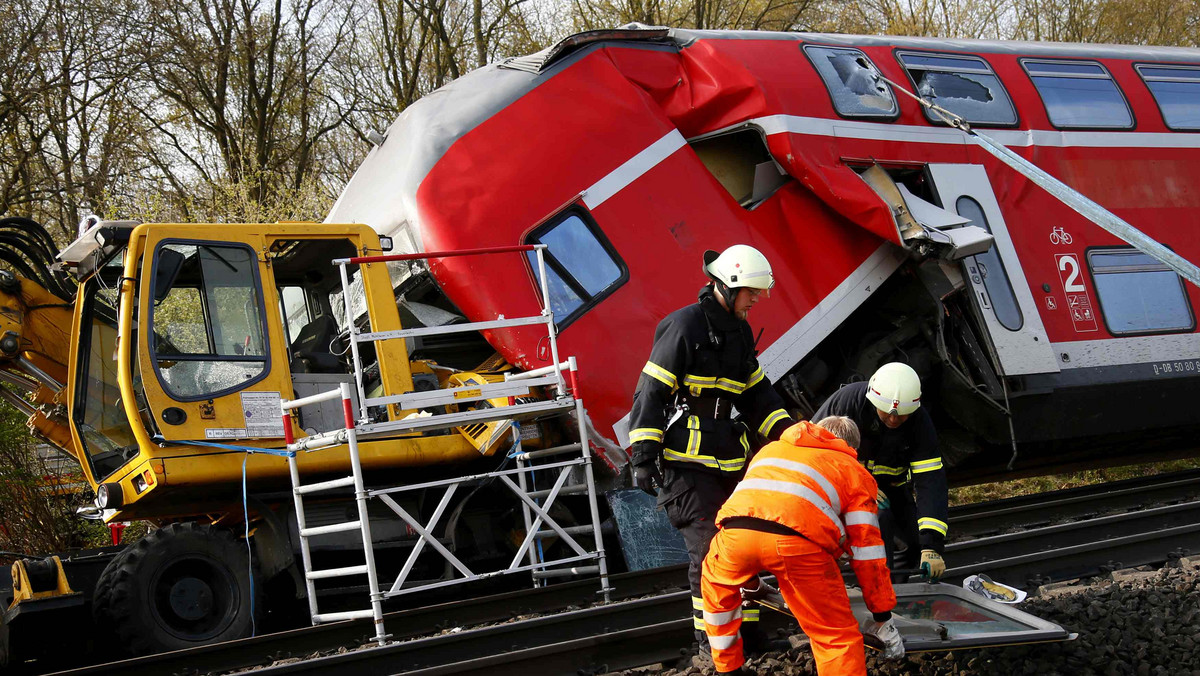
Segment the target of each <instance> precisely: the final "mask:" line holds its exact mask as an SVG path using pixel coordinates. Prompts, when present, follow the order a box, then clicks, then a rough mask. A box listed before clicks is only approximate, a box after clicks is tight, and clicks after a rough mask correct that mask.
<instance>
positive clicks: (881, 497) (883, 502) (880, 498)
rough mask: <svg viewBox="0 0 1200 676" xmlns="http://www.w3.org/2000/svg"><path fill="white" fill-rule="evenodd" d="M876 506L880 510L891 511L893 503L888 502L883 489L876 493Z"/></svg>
mask: <svg viewBox="0 0 1200 676" xmlns="http://www.w3.org/2000/svg"><path fill="white" fill-rule="evenodd" d="M875 506H876V507H877V508H879V509H880V510H884V509H891V507H892V501H891V500H888V496H887V493H884V492H883V489H882V488H880V489H879V490H878V491H877V492H876V493H875Z"/></svg>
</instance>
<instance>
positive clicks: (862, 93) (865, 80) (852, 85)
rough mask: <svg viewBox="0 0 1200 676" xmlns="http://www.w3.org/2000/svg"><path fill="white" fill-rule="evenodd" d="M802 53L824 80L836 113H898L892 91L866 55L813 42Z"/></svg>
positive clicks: (852, 115) (871, 115) (853, 114)
mask: <svg viewBox="0 0 1200 676" xmlns="http://www.w3.org/2000/svg"><path fill="white" fill-rule="evenodd" d="M804 53H805V54H807V55H808V58H809V60H810V61H812V64H813V67H814V68H816V69H817V73H819V74H820V76H821V80H822V81H824V83H825V88H826V89H828V90H829V97H830V98H831V99H833V107H834V108H835V109H836V110H837V112H838V114H839V115H843V116H845V117H887V118H894V117H896V116H897V115H899V114H900V108H899V107H898V106H897V105H896V99H895V97H894V96H892V90H891V89H890V88H888V86H887V84H886V83H884V81H883V80H882V79H881V78H880V77H879V71H878V70H876V69H875V64H873V63H871V60H870V59H868V58H867V55H866V54H863V53H862V52H861V51H859V50H857V49H846V48H843V47H820V46H817V45H805V46H804Z"/></svg>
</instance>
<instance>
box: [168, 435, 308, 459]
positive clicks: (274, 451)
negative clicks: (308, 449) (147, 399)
mask: <svg viewBox="0 0 1200 676" xmlns="http://www.w3.org/2000/svg"><path fill="white" fill-rule="evenodd" d="M152 441H154V442H155V443H158V444H183V445H185V446H203V447H209V448H223V449H225V450H227V451H242V452H243V453H265V454H267V455H277V456H279V457H281V458H294V457H296V452H295V451H289V450H286V449H278V448H259V447H258V446H240V445H237V444H218V443H216V442H215V441H190V440H187V439H171V440H170V441H167V440H166V439H163V438H162V437H155V438H154V439H152Z"/></svg>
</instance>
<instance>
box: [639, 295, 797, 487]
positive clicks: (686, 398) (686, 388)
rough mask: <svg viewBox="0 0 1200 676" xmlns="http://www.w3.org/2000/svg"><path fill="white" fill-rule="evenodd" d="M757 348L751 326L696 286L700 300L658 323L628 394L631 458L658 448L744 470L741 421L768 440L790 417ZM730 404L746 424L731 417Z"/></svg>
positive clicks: (666, 454)
mask: <svg viewBox="0 0 1200 676" xmlns="http://www.w3.org/2000/svg"><path fill="white" fill-rule="evenodd" d="M757 354H758V353H757V351H756V350H755V349H754V338H753V335H752V334H751V331H750V325H749V324H747V323H746V321H745V320H742V319H738V318H737V317H735V316H734V315H733V314H731V313H729V312H728V311H727V310H725V309H724V308H723V307H721V305H720V304H719V303H718V302H717V299H716V298H715V297H714V296H713V289H712V286H711V285H710V286H705V287H704V288H703V289H701V290H700V294H699V302H697V303H695V304H693V305H688V306H687V307H684V308H680V309H679V310H676V311H675V312H672V313H671V314H669V315H667V316H666V317H665V318H664V319H663V320H662V321H661V322H659V324H658V328H657V329H656V330H655V332H654V347H653V348H651V351H650V359H649V360H648V361H647V362H646V365H645V366H644V367H643V368H642V373H641V376H640V377H639V378H638V385H637V390H636V391H635V392H634V395H633V410H632V412H631V414H630V431H629V441H630V442H631V443H632V444H633V464H634V465H635V466H637V465H641V464H644V463H647V462H653V461H654V460H655V459H656V458H658V457H659V453H660V452H661V454H662V455H661V457H662V459H663V461H664V462H666V463H675V464H676V466H679V467H681V468H689V469H698V470H702V471H709V472H717V473H725V472H728V473H736V472H740V471H742V469H743V468H744V467H745V465H746V458H747V456H748V455H749V452H750V441H749V439H748V438H747V434H746V428H747V427H748V428H749V429H750V430H754V431H757V432H758V433H759V434H761V435H763V436H764V437H766V438H767V439H771V440H774V439H778V438H779V435H780V434H782V433H783V430H785V429H787V427H788V425H790V424H791V423H792V420H791V418H790V417H789V416H788V414H787V411H785V410H784V408H783V401H782V400H781V399H780V398H779V394H778V393H776V392H775V390H774V388H772V387H771V382H770V381H769V380H767V378H766V376H765V375H764V374H763V370H762V368H761V367H760V366H759V365H758V360H757V359H756V357H757ZM680 404H682V405H680ZM731 407H736V408H737V410H738V411H739V412H740V413H741V414H742V416H743V418H742V422H745V423H746V425H745V426H743V425H742V424H740V423H737V422H734V421H733V420H732V419H730V417H729V411H730V410H731ZM668 415H670V416H671V417H670V418H668Z"/></svg>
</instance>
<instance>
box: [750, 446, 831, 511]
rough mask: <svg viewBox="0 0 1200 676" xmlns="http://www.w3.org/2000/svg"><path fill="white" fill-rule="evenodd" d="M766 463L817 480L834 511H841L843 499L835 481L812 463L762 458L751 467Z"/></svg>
mask: <svg viewBox="0 0 1200 676" xmlns="http://www.w3.org/2000/svg"><path fill="white" fill-rule="evenodd" d="M764 465H765V466H767V467H778V468H779V469H786V470H789V471H792V472H800V473H801V474H803V475H804V476H806V477H808V478H809V479H812V480H813V481H815V482H817V485H818V486H820V487H821V490H823V491H825V495H826V496H827V501H828V502H829V506H830V507H832V508H833V513H834V514H839V513H841V511H842V499H841V498H840V497H838V492H837V489H836V488H834V487H833V482H831V481H830V480H829V479H826V478H825V475H824V474H821V472H820V471H819V470H818V469H817V468H815V467H813V466H811V465H806V464H804V463H802V462H797V461H795V460H787V459H784V458H761V459H759V460H756V461H755V462H754V463H752V464H751V469H753V468H754V467H761V466H764Z"/></svg>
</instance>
